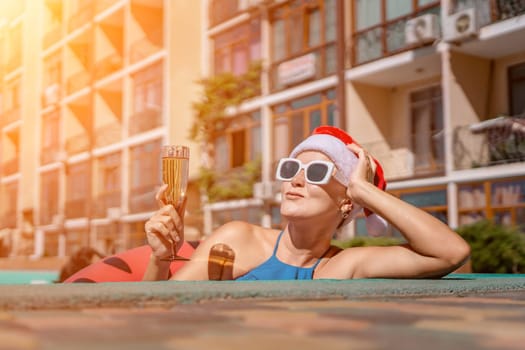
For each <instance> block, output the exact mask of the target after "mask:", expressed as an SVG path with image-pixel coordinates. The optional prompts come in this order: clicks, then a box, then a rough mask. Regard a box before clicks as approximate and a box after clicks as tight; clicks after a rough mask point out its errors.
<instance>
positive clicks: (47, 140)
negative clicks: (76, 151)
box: [40, 110, 60, 164]
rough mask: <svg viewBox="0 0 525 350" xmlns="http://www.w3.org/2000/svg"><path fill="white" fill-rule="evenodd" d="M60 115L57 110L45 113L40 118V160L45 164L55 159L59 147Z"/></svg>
mask: <svg viewBox="0 0 525 350" xmlns="http://www.w3.org/2000/svg"><path fill="white" fill-rule="evenodd" d="M59 122H60V116H59V113H58V111H56V110H55V111H54V112H52V113H50V114H46V115H44V117H43V120H42V147H41V150H40V152H41V153H40V162H41V163H42V164H47V163H49V162H50V161H53V160H55V159H57V155H58V154H57V153H58V152H59V148H60V143H59V140H60V138H59V137H60V133H59Z"/></svg>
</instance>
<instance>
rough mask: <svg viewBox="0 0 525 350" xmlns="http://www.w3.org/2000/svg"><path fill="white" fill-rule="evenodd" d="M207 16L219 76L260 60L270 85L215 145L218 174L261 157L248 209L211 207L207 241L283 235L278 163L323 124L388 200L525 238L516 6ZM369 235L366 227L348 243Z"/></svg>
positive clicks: (307, 1)
mask: <svg viewBox="0 0 525 350" xmlns="http://www.w3.org/2000/svg"><path fill="white" fill-rule="evenodd" d="M208 13H209V25H208V27H207V29H206V36H207V38H208V42H207V45H209V56H210V57H209V59H208V62H209V65H210V67H211V72H212V73H211V74H220V73H221V72H223V71H231V72H235V73H236V74H240V73H242V72H244V71H245V70H246V69H247V67H248V63H249V62H250V61H254V60H262V62H263V70H262V71H263V73H262V79H261V95H260V96H257V97H255V98H253V99H250V100H248V101H246V102H245V103H244V104H242V105H241V106H240V107H239V108H237V109H236V110H235V111H232V113H231V116H230V118H229V124H227V125H226V126H225V127H224V128H223V129H222V130H218V131H217V132H216V135H215V148H216V149H219V150H220V152H217V154H220V156H218V157H217V159H216V165H215V169H216V170H217V171H222V172H224V173H227V174H231V173H232V171H235V169H238V167H239V165H240V163H241V160H244V161H247V160H248V159H253V158H254V157H256V156H257V155H260V156H261V158H262V166H261V169H262V171H261V180H260V182H258V183H256V184H255V187H254V196H253V198H251V199H241V200H238V201H234V200H229V201H217V202H215V203H209V204H206V205H205V206H204V208H205V211H206V213H207V214H208V215H206V216H205V217H206V219H207V220H206V222H205V231H206V232H210V231H211V230H212V229H213V228H215V227H217V226H218V225H220V224H222V223H224V222H226V221H228V220H231V219H243V220H248V221H253V222H262V223H263V224H265V225H267V226H273V227H280V226H281V225H282V224H283V222H281V218H280V216H279V202H280V198H279V188H280V187H279V184H278V183H276V182H274V181H273V171H274V167H275V164H276V162H277V161H278V160H279V158H281V157H283V156H287V155H288V153H289V152H290V151H291V149H292V148H293V147H294V145H295V144H297V143H298V142H299V141H300V140H301V139H303V138H304V137H305V136H307V135H308V134H309V133H310V132H311V130H312V129H314V128H315V127H316V126H318V125H320V124H332V125H336V126H339V127H342V128H344V129H346V130H348V131H349V132H350V133H351V135H352V136H353V137H354V138H355V139H356V140H358V141H359V142H360V143H361V144H362V145H364V146H365V147H366V148H368V149H369V150H370V152H371V153H372V154H374V155H375V156H376V157H377V158H378V159H379V160H380V161H381V162H382V164H383V166H384V169H385V173H386V178H387V182H388V186H387V190H388V191H389V192H391V193H392V194H394V195H396V196H399V197H400V198H402V199H403V200H405V201H408V202H410V203H413V204H415V205H416V206H418V207H421V208H423V209H424V210H426V211H428V212H430V213H431V214H432V215H435V216H436V217H438V218H439V219H440V220H442V221H444V222H446V223H448V224H449V225H450V226H451V227H458V226H459V225H462V224H466V223H470V222H473V221H475V220H479V219H480V218H484V217H486V218H490V219H494V220H495V221H497V222H500V223H504V224H509V225H520V226H521V227H522V228H525V166H524V163H523V162H524V160H525V158H524V156H525V149H524V147H525V143H524V142H525V141H524V140H525V134H524V131H525V117H524V114H523V113H524V112H525V102H524V101H525V88H524V87H525V85H524V84H525V83H524V82H525V73H524V72H525V46H523V38H524V37H525V5H524V3H523V2H522V1H484V0H479V1H469V0H457V1H455V0H443V1H438V0H414V1H412V0H407V1H397V0H366V1H365V0H362V1H361V0H291V1H277V0H275V1H257V0H238V1H230V0H222V1H221V0H216V1H210V2H209V4H208ZM364 234H366V227H365V225H364V220H363V219H358V220H356V222H355V225H354V226H353V227H350V228H349V229H348V231H347V232H343V233H342V235H343V236H352V235H364ZM390 234H391V235H396V234H398V233H397V232H396V230H395V229H394V228H390Z"/></svg>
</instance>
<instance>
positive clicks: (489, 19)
mask: <svg viewBox="0 0 525 350" xmlns="http://www.w3.org/2000/svg"><path fill="white" fill-rule="evenodd" d="M465 19H468V20H465ZM458 21H463V22H462V23H464V25H463V26H462V27H458V26H457V25H456V22H458ZM458 23H459V22H458ZM457 28H462V29H461V30H458V29H457ZM444 29H447V30H444V33H443V34H444V40H445V41H448V42H452V43H454V44H458V45H455V47H454V50H455V51H459V52H463V53H466V54H469V55H473V56H478V57H484V58H489V59H495V58H500V57H504V56H509V55H513V54H516V53H519V52H521V51H522V47H523V44H522V43H523V37H524V36H525V3H524V2H523V1H508V0H496V1H488V0H485V1H479V4H476V6H475V7H470V8H469V7H465V8H463V7H458V8H456V9H455V11H454V12H453V13H452V14H450V15H449V16H447V17H446V18H445V23H444Z"/></svg>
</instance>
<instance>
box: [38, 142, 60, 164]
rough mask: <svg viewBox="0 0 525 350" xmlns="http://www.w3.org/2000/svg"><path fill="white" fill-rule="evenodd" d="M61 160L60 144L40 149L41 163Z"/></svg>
mask: <svg viewBox="0 0 525 350" xmlns="http://www.w3.org/2000/svg"><path fill="white" fill-rule="evenodd" d="M59 160H60V145H59V144H54V145H48V146H44V147H42V149H41V150H40V164H42V165H44V164H49V163H53V162H56V161H59Z"/></svg>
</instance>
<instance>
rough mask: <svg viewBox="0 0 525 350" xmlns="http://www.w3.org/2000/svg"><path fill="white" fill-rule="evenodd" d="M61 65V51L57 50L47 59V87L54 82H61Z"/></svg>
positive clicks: (45, 72)
mask: <svg viewBox="0 0 525 350" xmlns="http://www.w3.org/2000/svg"><path fill="white" fill-rule="evenodd" d="M61 67H62V65H61V59H60V52H57V53H55V54H53V55H52V56H50V57H49V58H48V59H46V61H45V71H44V82H45V87H48V86H50V85H52V84H60V81H61Z"/></svg>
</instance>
